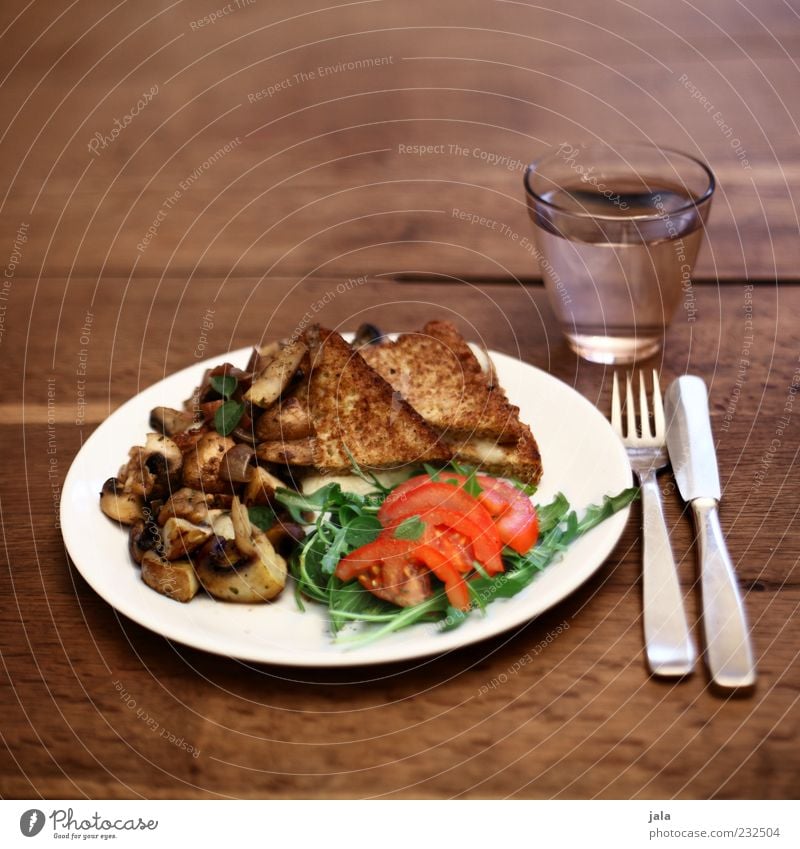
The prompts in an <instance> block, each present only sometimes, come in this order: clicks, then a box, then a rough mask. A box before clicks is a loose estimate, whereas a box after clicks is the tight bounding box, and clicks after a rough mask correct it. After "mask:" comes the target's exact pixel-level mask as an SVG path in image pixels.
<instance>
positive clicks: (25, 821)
mask: <svg viewBox="0 0 800 849" xmlns="http://www.w3.org/2000/svg"><path fill="white" fill-rule="evenodd" d="M43 828H44V813H43V812H42V811H40V810H39V809H38V808H31V809H30V810H29V811H25V813H24V814H23V815H22V816H21V817H20V818H19V830H20V831H21V832H22V833H23V834H24V835H25V837H36V835H37V834H38V833H39V832H40V831H41V830H42V829H43Z"/></svg>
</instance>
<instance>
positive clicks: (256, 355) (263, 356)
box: [247, 341, 289, 374]
mask: <svg viewBox="0 0 800 849" xmlns="http://www.w3.org/2000/svg"><path fill="white" fill-rule="evenodd" d="M284 344H287V345H288V344H289V343H288V341H286V342H284ZM280 349H281V343H280V342H268V343H267V344H266V345H261V346H260V347H254V348H253V350H252V351H251V353H250V359H249V360H248V361H247V371H249V372H252V373H253V374H257V373H258V372H260V371H263V370H264V368H265V367H266V365H267V363H269V362H271V361H272V360H274V359H275V355H276V354H277V353H278V351H280Z"/></svg>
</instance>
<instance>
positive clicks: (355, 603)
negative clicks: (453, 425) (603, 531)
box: [251, 464, 639, 646]
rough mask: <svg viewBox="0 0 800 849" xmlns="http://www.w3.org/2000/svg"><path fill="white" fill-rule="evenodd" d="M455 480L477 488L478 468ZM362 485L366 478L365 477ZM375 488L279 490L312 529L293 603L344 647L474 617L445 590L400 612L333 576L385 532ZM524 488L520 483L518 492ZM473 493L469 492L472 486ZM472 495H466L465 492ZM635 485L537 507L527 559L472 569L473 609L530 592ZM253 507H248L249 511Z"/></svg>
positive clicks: (295, 559) (401, 531)
mask: <svg viewBox="0 0 800 849" xmlns="http://www.w3.org/2000/svg"><path fill="white" fill-rule="evenodd" d="M448 468H449V469H451V470H452V471H453V472H455V474H458V475H463V476H464V477H465V478H466V479H467V483H466V484H464V486H465V488H467V487H468V486H470V481H472V482H473V483H474V486H478V491H480V487H479V483H478V481H477V478H476V475H475V469H473V468H471V467H466V466H460V465H455V464H451V465H450V466H449V467H448ZM426 471H427V472H428V474H429V475H430V476H431V477H433V473H434V472H435V473H436V475H437V477H436V478H435V479H438V480H440V481H442V482H446V481H447V471H448V469H447V468H445V469H443V470H440V471H437V470H436V469H433V468H431V469H427V468H426ZM361 476H362V478H363V479H369V477H368V476H367V475H364V474H363V473H362V475H361ZM375 483H376V489H375V490H374V491H373V492H370V493H367V494H366V495H361V494H356V493H350V492H347V493H346V492H343V491H342V488H341V486H340V485H339V484H338V483H329V484H326V485H325V486H323V487H321V488H320V489H318V490H316V491H315V492H313V493H311V494H309V495H305V494H303V493H298V492H294V491H292V490H288V489H279V490H278V491H277V493H276V499H277V501H278V502H279V503H280V504H282V505H283V506H284V507H285V508H286V509H287V510H288V512H289V513H290V515H291V516H292V518H293V519H294V521H296V522H301V523H303V524H306V525H309V524H310V525H312V528H311V531H310V533H309V534H308V536H307V537H306V539H305V540H304V541H303V542H302V543H301V545H300V546H299V547H298V548H297V549H296V550H295V552H294V554H293V555H292V557H291V558H290V561H289V569H290V572H291V574H292V576H293V577H294V579H295V582H296V584H295V586H296V589H295V597H296V599H297V603H298V606H299V607H300V608H301V609H304V606H303V598H304V597H305V598H308V599H311V600H313V601H315V602H319V603H321V604H324V605H325V606H326V607H327V608H328V613H329V618H330V626H331V631H332V632H333V634H334V637H335V638H336V640H337V642H340V643H346V644H347V645H348V646H359V645H364V644H366V643H371V642H373V641H375V640H378V639H380V638H381V637H383V636H385V635H387V634H390V633H393V632H394V631H399V630H401V629H403V628H407V627H409V626H411V625H414V624H415V623H417V622H436V623H437V627H438V628H439V629H440V630H443V631H449V630H453V629H454V628H458V627H459V626H460V625H462V624H463V623H464V622H465V621H467V619H469V617H470V616H471V615H474V614H473V612H471V611H466V612H465V611H460V610H456V609H455V608H453V607H452V606H451V605H450V603H449V602H448V600H447V596H446V595H445V592H444V588H443V587H441V585H438V586H437V589H436V590H435V592H434V594H433V595H432V596H431V597H430V598H428V599H426V600H425V601H423V602H421V603H420V604H417V605H414V606H412V607H404V608H403V607H397V606H395V605H393V604H390V603H389V602H386V601H383V600H382V599H380V598H378V597H377V596H375V595H373V594H372V593H370V592H369V591H368V590H367V589H365V588H364V587H363V586H362V585H361V584H360V583H359V582H358V581H349V582H348V583H343V582H342V581H341V580H340V579H339V578H338V577H336V575H335V571H336V566H337V564H338V563H339V561H340V560H341V559H342V557H345V556H346V555H347V554H349V553H350V552H352V551H355V550H356V549H357V548H360V547H361V546H363V545H366V544H368V543H370V542H372V541H373V540H375V539H376V538H377V537H378V535H379V534H380V533H381V532H382V530H383V528H382V527H381V524H380V522H379V521H378V518H377V515H376V514H377V512H378V509H379V508H380V505H381V504H382V503H383V500H384V498H385V497H386V495H387V494H388V492H390V489H388V488H386V487H383V486H381V485H379V484H377V481H375ZM521 486H522V485H520V488H521ZM473 488H474V487H473ZM468 491H469V490H468ZM638 493H639V490H638V488H636V487H632V488H629V489H625V490H623V491H622V492H620V493H618V494H616V495H613V496H606V497H605V498H604V499H603V501H602V503H600V504H592V505H590V506H589V507H587V508H586V510H584V511H583V514H582V515H580V516H579V515H578V513H577V512H576V511H575V510H573V509H572V508H571V506H570V503H569V501H568V500H567V498H566V496H565V495H564V494H563V493H559V494H557V495H556V496H555V498H554V499H553V500H552V501H551V502H549V503H547V504H542V505H539V506H537V508H536V509H537V514H538V517H539V539H538V541H537V543H536V545H535V546H534V547H533V548H531V549H530V551H528V552H527V553H525V554H519V553H517V552H516V551H513V550H512V549H510V548H506V549H504V551H503V561H504V565H505V572H502V573H500V574H496V575H489V574H487V573H486V571H485V570H484V569H483V568H482V567H481V566H480V564H478V563H476V564H475V568H476V573H477V574H476V575H475V576H474V577H473V578H472V579H471V580H470V581H469V591H470V596H471V599H472V607H473V608H474V609H477V610H480V611H485V608H486V606H487V605H488V604H490V603H491V602H492V601H493V600H494V599H496V598H511V597H513V596H515V595H516V594H517V593H519V592H521V591H522V590H523V589H525V587H527V586H529V585H530V584H531V583H532V582H533V581H534V580H535V579H536V577H537V576H538V575H539V574H541V572H542V571H543V570H544V569H545V568H547V566H549V565H550V564H551V563H553V562H554V561H555V560H557V559H558V558H559V557H561V555H562V553H563V552H564V551H565V549H566V548H567V547H568V546H569V545H570V544H572V543H573V542H574V541H575V540H576V539H578V538H579V537H581V536H583V535H584V534H586V533H589V532H590V531H591V530H592V529H593V528H595V527H597V526H598V525H599V524H601V523H602V522H604V521H605V520H606V519H608V518H609V517H611V516H613V515H614V514H615V513H617V512H618V511H620V510H623V509H624V508H625V507H627V506H628V505H629V504H630V503H631V502H632V501H634V500H635V499H636V498H637V497H638ZM251 509H252V508H251ZM424 529H425V525H424V522H423V521H422V520H421V519H420V517H419V516H412V517H410V518H408V519H406V520H405V521H403V522H401V523H400V525H398V527H397V528H396V529H395V531H394V536H395V538H396V539H409V540H415V539H419V538H420V537H421V536H422V533H423V532H424ZM355 622H362V623H364V624H365V625H366V626H368V627H365V628H363V629H361V630H359V631H358V632H355V633H353V634H347V635H343V634H342V633H341V632H342V630H343V629H344V628H345V626H347V625H349V624H352V623H355Z"/></svg>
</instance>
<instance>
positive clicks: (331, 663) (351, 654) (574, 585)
mask: <svg viewBox="0 0 800 849" xmlns="http://www.w3.org/2000/svg"><path fill="white" fill-rule="evenodd" d="M343 335H345V336H347V335H349V334H343ZM388 335H390V336H391V335H392V334H388ZM251 350H252V345H248V346H245V347H242V348H237V349H235V350H229V351H225V352H223V353H221V354H218V355H214V356H209V357H205V358H203V360H201V361H200V362H197V363H192V364H190V365H188V366H185V367H184V368H182V369H178V370H177V371H175V372H172V373H171V374H166V375H165V376H164V377H162V378H161V379H160V380H157V381H155V382H154V383H152V384H150V385H148V386H146V387H144V388H142V389H140V390H139V391H138V392H137V393H136V394H135V395H133V396H132V397H130V398H128V399H127V400H126V401H124V402H123V403H122V404H121V405H120V406H119V407H117V408H116V409H115V410H114V411H113V412H111V413H110V414H109V415H108V416H107V417H106V418H105V419H104V420H103V421H102V422H100V423H99V424H98V425H97V426H96V427H95V429H94V430H93V431H92V433H91V434H90V435H89V436H88V438H87V439H86V441H85V442H84V443H83V444H82V445H81V447H80V449H79V451H78V452H77V454H76V455H75V457H74V458H73V460H72V462H71V463H70V467H69V470H68V471H67V474H66V476H65V478H64V483H63V485H62V490H61V501H60V505H59V520H60V529H61V534H62V537H63V540H64V545H65V548H66V550H67V553H68V555H69V558H70V560H71V562H72V564H73V565H74V567H75V569H76V570H77V571H78V572H79V573H80V575H81V577H82V578H83V579H84V580H85V581H86V583H87V584H88V585H89V586H90V587H91V588H92V590H93V591H94V592H95V593H97V595H98V596H99V597H100V598H101V599H102V600H103V601H104V602H105V603H106V604H108V605H109V606H110V607H111V608H112V609H113V610H114V612H115V614H116V615H119V614H122V615H123V616H125V617H127V618H128V619H130V620H131V621H133V622H135V623H136V624H137V625H140V626H141V627H143V628H146V629H147V630H148V631H151V632H153V633H154V634H157V635H158V636H160V637H163V638H164V639H167V640H170V641H174V642H176V643H179V644H181V645H185V646H187V647H189V648H192V649H194V650H199V651H204V652H208V653H209V654H214V655H217V656H219V657H227V658H232V659H236V660H241V661H245V662H251V663H260V664H267V665H273V666H280V667H285V668H292V667H294V668H317V669H322V668H331V669H332V668H339V667H342V668H344V667H359V666H361V667H364V666H377V665H381V664H389V663H403V662H408V661H414V660H419V659H421V658H430V657H433V656H444V655H446V654H449V653H450V652H452V651H455V650H458V649H460V648H464V647H466V646H469V645H474V644H475V643H479V642H482V641H484V640H487V639H491V638H493V637H498V636H501V635H503V634H508V633H509V632H511V631H512V630H513V629H515V628H521V627H524V626H525V625H527V624H528V623H530V622H532V621H533V620H535V619H537V618H538V617H540V616H541V615H542V614H544V613H546V612H547V611H549V610H551V609H552V608H553V607H555V606H556V605H558V604H560V603H561V602H562V601H564V600H565V599H566V598H568V597H569V596H571V595H572V594H573V593H574V592H576V590H578V589H579V588H580V587H581V586H582V585H583V584H585V583H586V582H587V581H588V580H589V579H590V578H591V577H592V576H593V575H594V574H596V573H597V572H598V571H599V570H600V568H601V567H602V566H603V564H604V563H605V562H606V560H607V559H608V557H609V556H610V554H611V552H612V551H613V550H614V548H615V547H616V545H617V543H618V542H619V539H620V538H621V536H622V533H623V532H624V530H625V527H626V526H627V523H628V520H629V517H630V510H631V508H630V505H628V506H627V507H625V508H624V509H623V510H621V511H619V512H618V513H616V514H615V515H614V516H612V517H611V518H610V519H608V520H607V521H608V522H609V523H613V524H612V525H606V529H607V531H611V533H610V534H608V535H607V536H606V538H605V540H604V544H603V545H600V546H599V548H598V549H597V552H598V556H597V559H596V562H595V563H594V565H592V567H591V568H589V569H588V570H584V572H585V573H584V574H581V575H579V576H578V577H577V578H575V579H573V580H570V581H566V582H565V587H564V588H563V591H560V592H559V593H558V594H557V597H555V598H552V599H551V600H550V601H549V602H548V603H547V604H545V606H543V607H541V608H540V609H538V610H536V611H535V612H533V613H531V614H530V615H526V616H524V617H522V618H519V617H517V618H514V617H511V618H510V619H509V621H508V622H507V623H506V622H503V621H502V619H501V621H500V622H498V623H495V625H496V627H493V628H492V629H491V630H490V632H489V633H475V634H470V633H466V634H463V638H462V639H453V638H452V637H451V639H450V640H448V641H447V643H448V644H447V645H441V644H440V645H438V646H437V645H433V644H432V641H430V640H421V641H420V642H419V644H418V643H414V644H411V645H406V644H403V643H399V644H395V645H394V646H393V648H394V649H395V651H394V652H392V651H388V650H387V651H385V652H383V653H382V654H383V655H385V656H378V657H365V656H364V654H363V651H364V650H363V649H362V650H358V649H355V650H352V651H350V650H348V649H346V648H344V647H341V648H340V650H339V651H338V652H336V653H331V654H330V655H325V656H320V655H319V653H317V654H316V655H313V656H309V655H305V656H304V655H300V656H298V657H293V658H289V657H281V656H280V655H279V654H278V655H275V656H269V651H268V650H267V651H266V652H265V651H260V652H248V651H240V650H237V651H236V653H235V654H233V653H229V652H227V651H225V650H223V649H219V648H216V649H215V648H214V647H213V645H212V644H210V643H209V641H205V642H204V641H203V640H202V639H199V638H196V637H195V638H193V637H192V635H191V634H187V633H186V632H185V630H184V629H183V628H182V627H180V626H179V625H178V624H176V623H174V622H173V621H170V620H163V621H160V622H159V623H158V624H154V622H153V619H152V614H150V615H148V613H149V611H147V610H142V608H141V607H140V606H139V605H136V604H135V603H132V604H130V605H126V604H125V603H124V599H123V600H122V602H120V600H119V599H116V598H115V599H114V601H112V600H110V599H109V597H108V594H107V591H106V588H105V587H104V586H103V585H102V583H101V582H100V581H97V580H96V570H94V569H92V568H91V567H90V566H86V565H85V564H84V566H82V565H81V562H80V558H79V557H76V556H75V554H74V553H73V552H74V551H76V550H77V551H79V550H80V547H79V546H78V544H77V540H76V538H75V533H76V532H77V530H78V529H77V528H76V527H74V525H73V518H72V516H71V515H70V507H71V499H70V498H69V497H68V495H71V494H72V493H73V492H74V491H75V489H76V487H77V486H79V485H80V480H81V478H80V472H81V468H80V464H81V461H82V459H83V458H85V457H87V456H89V455H91V453H92V449H93V447H94V445H93V443H95V442H97V443H100V442H101V440H102V439H103V438H104V437H105V432H106V431H107V430H108V429H109V428H110V427H112V426H113V420H114V419H115V418H117V417H119V418H121V417H122V416H124V414H125V412H126V411H127V410H128V409H129V408H132V407H138V404H137V402H140V396H141V395H143V394H144V393H145V392H148V391H150V390H153V389H155V388H156V387H158V386H160V385H161V384H162V383H164V382H165V381H168V380H176V381H178V380H180V378H181V377H183V376H188V374H189V373H192V372H195V371H199V370H200V367H201V365H202V366H203V367H204V368H213V367H214V365H217V364H219V363H222V362H226V361H230V360H234V361H235V359H236V358H238V357H244V356H246V355H247V354H248V353H249V352H250V351H251ZM481 350H482V351H485V352H486V353H487V354H488V355H489V356H490V357H491V358H492V360H493V361H494V360H497V359H498V358H499V359H500V360H507V361H509V362H510V363H512V364H513V365H514V367H519V366H524V367H525V368H526V369H530V370H533V371H534V372H535V373H536V374H537V376H538V377H539V379H542V380H545V381H552V382H553V383H554V384H557V385H558V386H559V389H560V390H561V391H567V392H568V393H570V394H571V395H572V396H574V399H576V400H578V401H579V402H580V403H581V404H583V405H585V407H586V409H587V410H591V411H592V416H593V417H599V419H601V420H602V421H603V422H604V423H605V425H606V426H607V427H608V428H609V429H610V428H611V425H610V423H609V422H608V420H607V419H606V418H605V417H604V416H602V414H601V413H600V411H599V410H598V409H597V407H595V406H594V405H593V404H592V403H591V402H590V401H589V400H588V399H587V398H585V397H584V396H583V395H582V394H581V393H580V392H578V391H577V390H576V389H574V388H573V387H572V386H570V385H569V384H567V383H565V382H564V381H562V380H560V379H559V378H557V377H555V376H554V375H552V374H550V373H549V372H547V371H545V370H543V369H540V368H538V367H537V366H534V365H532V364H530V363H527V362H525V361H524V360H521V359H519V358H517V357H514V356H512V355H509V354H504V353H502V352H501V351H495V350H492V349H489V350H486V349H481ZM510 400H511V402H512V403H514V399H513V398H511V399H510ZM612 433H613V431H612ZM534 436H535V434H534ZM619 456H620V459H624V464H625V466H626V468H627V470H628V471H630V464H629V462H628V458H627V454H626V453H625V450H624V447H623V446H622V443H621V442H620V443H619ZM543 459H544V460H545V462H546V458H543ZM631 480H632V474H631ZM101 515H102V514H101V513H100V511H99V509H98V511H97V516H98V517H100V516H101ZM614 524H615V525H616V526H617V527H616V530H613V525H614ZM122 551H123V552H124V554H125V555H127V554H128V552H127V548H123V549H122ZM593 559H594V558H593ZM554 565H555V564H554ZM548 568H551V567H548ZM151 592H152V590H151ZM171 603H172V604H176V602H171ZM217 603H219V604H224V602H217ZM309 603H310V602H309ZM228 606H230V607H241V608H243V610H242V612H243V613H244V612H245V610H244V609H247V608H250V607H253V605H238V606H234V605H228ZM304 615H305V614H304ZM195 627H197V626H195ZM421 627H422V626H421ZM450 634H451V635H455V637H458V636H460V631H459V630H456V631H451V632H450ZM441 636H442V637H445V636H447V635H445V634H441ZM382 645H386V643H375V644H372V645H370V646H369V648H370V649H371V648H373V647H374V646H382ZM284 651H285V650H284Z"/></svg>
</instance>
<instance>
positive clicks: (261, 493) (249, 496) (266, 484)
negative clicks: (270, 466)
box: [242, 466, 286, 504]
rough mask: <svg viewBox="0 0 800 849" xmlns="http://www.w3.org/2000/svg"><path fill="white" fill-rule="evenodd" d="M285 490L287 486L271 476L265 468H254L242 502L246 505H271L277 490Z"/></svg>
mask: <svg viewBox="0 0 800 849" xmlns="http://www.w3.org/2000/svg"><path fill="white" fill-rule="evenodd" d="M285 488H286V484H285V483H284V482H283V481H282V480H281V479H280V478H276V477H275V475H271V474H270V473H269V472H268V471H267V470H266V469H265V468H264V467H263V466H252V467H251V470H250V480H249V481H248V482H247V486H246V487H245V488H244V493H243V494H242V500H243V501H244V503H245V504H269V502H270V501H272V499H273V498H274V497H275V490H276V489H285Z"/></svg>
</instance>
